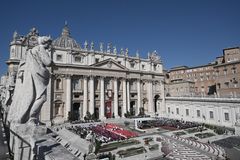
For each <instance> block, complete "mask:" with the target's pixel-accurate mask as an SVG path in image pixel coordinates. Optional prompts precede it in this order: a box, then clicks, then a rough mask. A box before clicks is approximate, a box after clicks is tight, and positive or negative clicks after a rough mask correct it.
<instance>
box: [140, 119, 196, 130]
mask: <svg viewBox="0 0 240 160" xmlns="http://www.w3.org/2000/svg"><path fill="white" fill-rule="evenodd" d="M199 125H200V124H198V123H195V122H188V121H181V120H174V119H168V118H161V119H158V120H151V121H142V123H140V124H138V127H139V128H141V129H146V128H154V127H161V128H165V129H170V130H172V129H173V130H174V129H187V128H192V127H197V126H199Z"/></svg>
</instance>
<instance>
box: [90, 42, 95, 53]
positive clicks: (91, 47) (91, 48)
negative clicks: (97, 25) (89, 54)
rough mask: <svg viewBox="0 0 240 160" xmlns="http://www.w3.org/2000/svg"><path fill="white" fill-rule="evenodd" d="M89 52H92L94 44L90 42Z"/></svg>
mask: <svg viewBox="0 0 240 160" xmlns="http://www.w3.org/2000/svg"><path fill="white" fill-rule="evenodd" d="M90 50H91V51H93V50H94V43H93V41H92V42H91V45H90Z"/></svg>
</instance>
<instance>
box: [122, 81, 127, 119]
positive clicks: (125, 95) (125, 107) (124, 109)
mask: <svg viewBox="0 0 240 160" xmlns="http://www.w3.org/2000/svg"><path fill="white" fill-rule="evenodd" d="M122 84H123V90H122V91H123V105H122V117H124V114H125V113H126V112H127V93H126V91H127V90H126V79H123V80H122Z"/></svg>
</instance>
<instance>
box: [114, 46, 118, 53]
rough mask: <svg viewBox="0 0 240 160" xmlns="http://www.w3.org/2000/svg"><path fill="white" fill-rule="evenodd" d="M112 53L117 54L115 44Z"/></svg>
mask: <svg viewBox="0 0 240 160" xmlns="http://www.w3.org/2000/svg"><path fill="white" fill-rule="evenodd" d="M113 54H117V47H116V46H114V47H113Z"/></svg>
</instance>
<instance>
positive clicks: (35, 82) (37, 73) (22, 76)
mask: <svg viewBox="0 0 240 160" xmlns="http://www.w3.org/2000/svg"><path fill="white" fill-rule="evenodd" d="M51 42H52V40H51V38H50V37H46V36H43V37H38V45H37V46H35V47H33V48H32V49H29V50H28V51H27V54H26V60H25V61H24V62H20V65H19V69H18V73H17V79H16V87H15V91H14V95H13V101H12V104H11V106H10V110H9V114H8V121H9V122H10V123H12V122H13V123H19V124H29V125H33V126H37V125H39V124H40V121H39V114H40V111H41V108H42V105H43V103H44V102H45V101H46V96H47V95H46V94H47V92H46V90H47V85H48V83H49V78H50V72H49V70H48V68H47V67H49V66H50V65H51V64H52V60H51V58H50V45H51Z"/></svg>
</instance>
